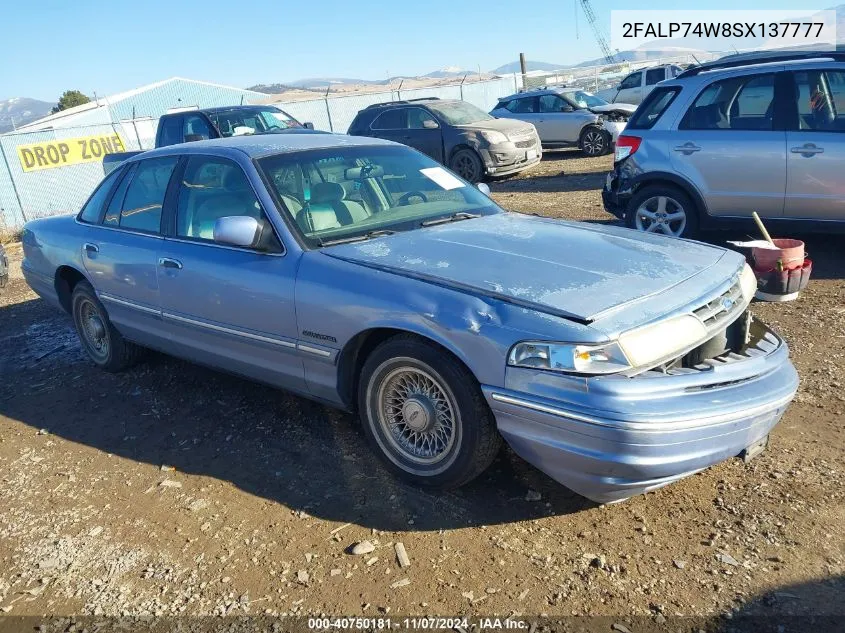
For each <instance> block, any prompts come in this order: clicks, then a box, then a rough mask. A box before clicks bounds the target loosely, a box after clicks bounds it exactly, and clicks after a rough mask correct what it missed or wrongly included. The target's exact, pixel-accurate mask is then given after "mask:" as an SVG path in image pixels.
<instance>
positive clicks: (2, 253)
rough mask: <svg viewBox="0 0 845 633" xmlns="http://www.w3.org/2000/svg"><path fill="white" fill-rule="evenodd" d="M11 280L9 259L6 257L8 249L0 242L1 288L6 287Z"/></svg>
mask: <svg viewBox="0 0 845 633" xmlns="http://www.w3.org/2000/svg"><path fill="white" fill-rule="evenodd" d="M8 281H9V260H8V258H7V257H6V249H5V248H3V245H2V244H0V288H4V287H5V286H6V283H7V282H8Z"/></svg>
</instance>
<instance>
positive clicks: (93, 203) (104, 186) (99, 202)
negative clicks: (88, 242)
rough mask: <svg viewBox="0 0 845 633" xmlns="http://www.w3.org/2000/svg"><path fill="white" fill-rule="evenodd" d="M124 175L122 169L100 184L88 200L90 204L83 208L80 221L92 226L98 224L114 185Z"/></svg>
mask: <svg viewBox="0 0 845 633" xmlns="http://www.w3.org/2000/svg"><path fill="white" fill-rule="evenodd" d="M122 173H123V170H122V169H115V170H114V171H113V172H112V173H110V174H109V175H108V176H106V178H105V179H104V180H103V182H101V183H100V186H99V187H97V189H96V190H95V191H94V193H93V194H91V197H90V198H88V202H86V203H85V206H84V207H82V211H81V212H80V213H79V219H80V220H82V221H83V222H90V223H91V224H96V223H97V221H98V220H99V219H100V213H101V212H102V210H103V205H104V204H105V203H106V200H107V199H108V197H109V192H111V188H112V185H114V183H115V181H116V180H117V177H118V176H119V175H120V174H122Z"/></svg>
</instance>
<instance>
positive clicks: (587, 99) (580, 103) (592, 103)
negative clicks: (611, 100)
mask: <svg viewBox="0 0 845 633" xmlns="http://www.w3.org/2000/svg"><path fill="white" fill-rule="evenodd" d="M563 96H564V98H565V99H567V100H568V101H569V102H570V103H573V104H575V105H576V106H577V107H579V108H595V107H597V106H603V105H607V101H605V100H604V99H602V98H600V97H597V96H596V95H594V94H593V93H591V92H585V91H584V90H574V91H572V92H565V93H563Z"/></svg>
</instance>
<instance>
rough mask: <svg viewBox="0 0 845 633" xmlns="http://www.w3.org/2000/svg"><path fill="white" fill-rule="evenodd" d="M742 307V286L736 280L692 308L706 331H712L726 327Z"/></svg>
mask: <svg viewBox="0 0 845 633" xmlns="http://www.w3.org/2000/svg"><path fill="white" fill-rule="evenodd" d="M744 309H745V301H744V300H743V298H742V286H741V285H740V283H739V281H737V282H736V283H735V284H734V285H733V286H731V287H730V289H728V290H727V291H726V292H724V293H722V294H721V295H719V296H718V297H716V298H715V299H713V300H712V301H708V302H707V303H705V304H704V305H703V306H701V307H700V308H697V309H695V310H693V314H695V316H697V317H698V318H699V319H700V320H701V322H702V323H703V324H704V326H705V327H706V328H707V330H708V331H714V330H719V329H721V328H722V327H727V325H728V324H729V323H731V322H732V321H733V320H734V319H735V318H736V317H737V316H739V315H740V314H741V313H742V311H743V310H744Z"/></svg>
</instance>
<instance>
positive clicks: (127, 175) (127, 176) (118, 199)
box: [103, 163, 138, 226]
mask: <svg viewBox="0 0 845 633" xmlns="http://www.w3.org/2000/svg"><path fill="white" fill-rule="evenodd" d="M137 168H138V165H137V163H136V164H133V165H132V166H131V167H129V168H128V169H125V170H124V172H123V173H124V176H123V179H122V180H121V181H120V184H118V185H117V188H116V189H115V190H114V194H113V195H112V197H111V201H110V202H109V206H108V208H107V209H106V215H105V216H103V224H105V225H106V226H119V225H120V209H121V208H122V207H123V200H124V199H125V198H126V190H127V189H128V188H129V183H130V182H132V177H133V176H134V175H135V170H136V169H137Z"/></svg>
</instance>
